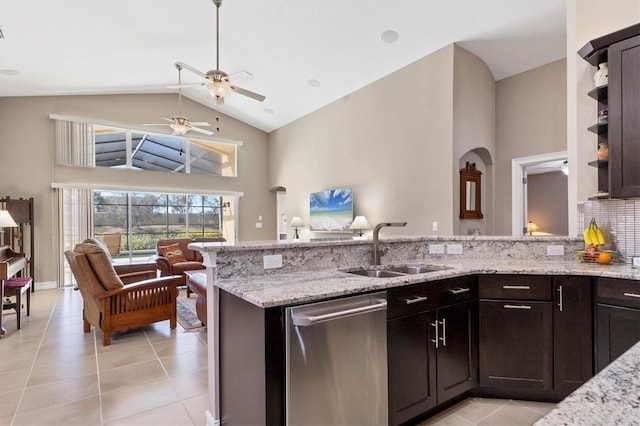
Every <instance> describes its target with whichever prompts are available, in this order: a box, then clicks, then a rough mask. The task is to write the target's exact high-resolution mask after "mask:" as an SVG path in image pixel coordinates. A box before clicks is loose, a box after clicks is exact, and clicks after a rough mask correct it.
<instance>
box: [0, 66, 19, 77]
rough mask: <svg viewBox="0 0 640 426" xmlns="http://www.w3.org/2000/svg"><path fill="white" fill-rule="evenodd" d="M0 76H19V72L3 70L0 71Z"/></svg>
mask: <svg viewBox="0 0 640 426" xmlns="http://www.w3.org/2000/svg"><path fill="white" fill-rule="evenodd" d="M0 74H2V75H18V74H20V71H18V70H11V69H7V68H5V69H3V70H0Z"/></svg>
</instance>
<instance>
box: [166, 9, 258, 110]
mask: <svg viewBox="0 0 640 426" xmlns="http://www.w3.org/2000/svg"><path fill="white" fill-rule="evenodd" d="M212 1H213V4H215V6H216V69H215V70H210V71H207V72H206V73H203V72H202V71H199V70H197V69H195V68H194V67H192V66H190V65H187V64H185V63H183V62H178V63H177V64H176V65H180V66H181V67H183V68H186V69H188V70H189V71H191V72H192V73H194V74H197V75H199V76H201V77H204V78H205V79H207V82H205V83H198V85H203V86H205V87H206V88H207V90H209V93H211V95H212V96H214V97H215V98H216V102H217V103H218V105H220V104H223V103H224V96H225V95H226V94H227V93H228V92H229V91H232V92H236V93H238V94H240V95H244V96H247V97H249V98H252V99H255V100H256V101H259V102H262V101H264V100H265V97H264V96H263V95H261V94H259V93H255V92H252V91H250V90H247V89H243V88H242V87H238V86H236V85H235V84H233V83H231V81H230V78H229V74H227V73H226V72H224V71H221V70H220V25H219V14H220V5H222V0H212ZM186 86H193V85H192V84H189V85H184V86H182V87H186Z"/></svg>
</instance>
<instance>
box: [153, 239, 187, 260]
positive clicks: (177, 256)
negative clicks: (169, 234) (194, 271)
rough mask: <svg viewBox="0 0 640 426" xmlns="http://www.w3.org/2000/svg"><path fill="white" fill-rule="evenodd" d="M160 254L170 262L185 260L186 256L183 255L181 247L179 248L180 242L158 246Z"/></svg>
mask: <svg viewBox="0 0 640 426" xmlns="http://www.w3.org/2000/svg"><path fill="white" fill-rule="evenodd" d="M158 250H159V251H160V254H161V255H162V256H164V257H166V258H167V260H168V261H169V263H170V264H172V265H173V264H174V263H178V262H186V261H187V258H186V257H184V253H182V249H181V248H180V244H171V245H168V246H160V247H158Z"/></svg>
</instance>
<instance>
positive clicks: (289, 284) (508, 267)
mask: <svg viewBox="0 0 640 426" xmlns="http://www.w3.org/2000/svg"><path fill="white" fill-rule="evenodd" d="M403 264H428V265H434V266H440V267H444V268H447V269H442V270H439V271H435V272H429V273H425V274H417V275H406V276H400V277H392V278H372V277H364V276H359V275H354V274H349V273H347V272H346V271H348V270H352V269H357V266H354V267H353V268H340V269H325V270H313V271H301V272H294V273H283V274H274V275H260V276H242V277H231V278H225V279H220V280H217V281H216V285H217V286H218V287H219V288H221V289H223V290H225V291H227V292H228V293H231V294H234V295H236V296H238V297H240V298H242V299H244V300H245V301H247V302H250V303H252V304H254V305H256V306H258V307H261V308H269V307H274V306H282V305H290V304H297V303H305V302H311V301H315V300H320V299H325V298H331V297H338V296H346V295H350V294H357V293H363V292H368V291H373V290H383V289H386V288H393V287H400V286H404V285H407V284H415V283H422V282H427V281H434V280H440V279H445V278H453V277H457V276H464V275H472V274H532V275H533V274H541V275H587V276H597V277H609V278H624V279H630V280H637V281H638V285H640V269H633V268H631V266H629V265H628V264H611V265H598V264H585V263H579V262H576V261H571V262H569V261H549V262H538V261H526V260H521V261H518V260H513V259H510V260H508V261H500V260H495V259H493V260H491V259H484V260H482V259H477V260H468V261H466V260H465V261H464V263H454V262H447V261H431V260H430V261H421V262H405V263H403Z"/></svg>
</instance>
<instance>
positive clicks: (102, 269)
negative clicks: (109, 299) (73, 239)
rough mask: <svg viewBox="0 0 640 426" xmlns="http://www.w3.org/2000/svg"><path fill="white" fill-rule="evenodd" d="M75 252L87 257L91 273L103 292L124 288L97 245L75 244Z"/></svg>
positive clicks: (106, 255) (108, 258) (104, 253)
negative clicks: (96, 278)
mask: <svg viewBox="0 0 640 426" xmlns="http://www.w3.org/2000/svg"><path fill="white" fill-rule="evenodd" d="M75 251H76V252H78V253H82V254H84V255H85V256H86V257H87V260H88V261H89V264H90V265H91V269H93V273H94V274H95V275H96V277H98V281H100V284H101V285H102V287H104V289H105V290H107V291H109V290H115V289H117V288H121V287H124V284H123V283H122V281H121V280H120V278H119V277H118V274H116V271H115V270H114V269H113V264H112V263H111V258H110V257H109V255H108V253H107V252H105V250H104V249H102V248H101V247H100V246H99V245H97V244H93V243H88V242H83V243H80V244H77V245H76V247H75Z"/></svg>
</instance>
